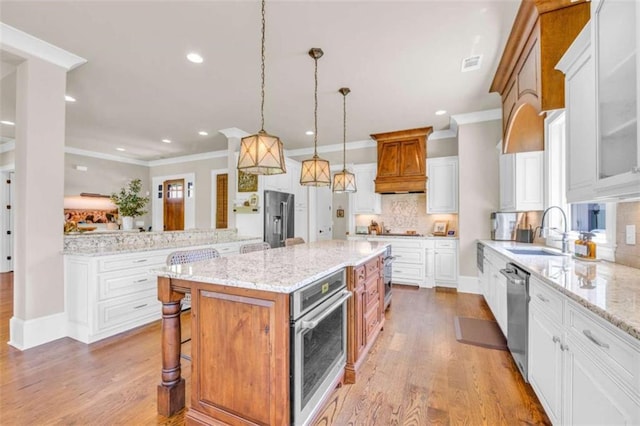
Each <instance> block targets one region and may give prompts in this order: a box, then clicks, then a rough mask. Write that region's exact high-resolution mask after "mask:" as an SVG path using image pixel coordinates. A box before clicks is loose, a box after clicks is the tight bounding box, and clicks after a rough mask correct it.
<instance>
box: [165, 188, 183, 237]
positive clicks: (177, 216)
mask: <svg viewBox="0 0 640 426" xmlns="http://www.w3.org/2000/svg"><path fill="white" fill-rule="evenodd" d="M163 185H164V230H165V231H182V230H184V192H185V188H184V179H175V180H166V181H164V183H163Z"/></svg>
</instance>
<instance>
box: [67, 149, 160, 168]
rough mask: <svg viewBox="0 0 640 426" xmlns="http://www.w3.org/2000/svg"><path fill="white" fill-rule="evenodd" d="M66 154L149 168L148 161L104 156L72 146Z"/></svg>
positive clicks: (109, 155)
mask: <svg viewBox="0 0 640 426" xmlns="http://www.w3.org/2000/svg"><path fill="white" fill-rule="evenodd" d="M64 152H65V153H66V154H74V155H81V156H83V157H91V158H99V159H101V160H109V161H118V162H120V163H128V164H135V165H137V166H147V167H149V162H148V161H144V160H135V159H133V158H126V157H120V156H118V155H112V154H104V153H102V152H95V151H87V150H84V149H78V148H73V147H71V146H65V147H64Z"/></svg>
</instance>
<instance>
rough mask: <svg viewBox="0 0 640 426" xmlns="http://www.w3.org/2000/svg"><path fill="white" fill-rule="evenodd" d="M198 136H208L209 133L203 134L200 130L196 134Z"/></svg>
mask: <svg viewBox="0 0 640 426" xmlns="http://www.w3.org/2000/svg"><path fill="white" fill-rule="evenodd" d="M198 134H199V135H200V136H209V133H208V132H205V131H204V130H200V131H199V132H198Z"/></svg>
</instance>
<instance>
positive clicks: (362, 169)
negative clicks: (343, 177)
mask: <svg viewBox="0 0 640 426" xmlns="http://www.w3.org/2000/svg"><path fill="white" fill-rule="evenodd" d="M353 173H354V174H355V175H356V187H357V188H358V190H357V191H356V192H355V193H353V194H351V195H350V198H353V213H354V214H380V213H382V196H381V195H380V194H376V191H375V188H374V180H375V178H376V163H370V164H358V165H355V166H353Z"/></svg>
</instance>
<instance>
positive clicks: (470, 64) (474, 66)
mask: <svg viewBox="0 0 640 426" xmlns="http://www.w3.org/2000/svg"><path fill="white" fill-rule="evenodd" d="M481 63H482V55H473V56H469V57H467V58H464V59H463V60H462V68H461V69H460V71H462V72H467V71H475V70H478V69H480V64H481Z"/></svg>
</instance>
